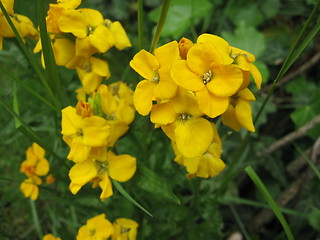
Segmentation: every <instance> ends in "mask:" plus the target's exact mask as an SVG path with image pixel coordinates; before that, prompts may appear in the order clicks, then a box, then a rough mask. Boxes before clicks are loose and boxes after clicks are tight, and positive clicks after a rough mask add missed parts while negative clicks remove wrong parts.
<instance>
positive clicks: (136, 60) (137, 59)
mask: <svg viewBox="0 0 320 240" xmlns="http://www.w3.org/2000/svg"><path fill="white" fill-rule="evenodd" d="M130 66H131V67H132V68H133V70H135V71H136V72H137V73H139V74H140V75H141V76H142V77H143V78H145V79H148V80H152V79H154V77H156V76H157V71H158V70H159V68H160V65H159V62H158V60H157V58H156V57H155V56H154V55H152V54H151V53H149V52H147V51H146V50H144V49H142V50H141V51H140V52H138V53H137V54H136V55H135V56H134V57H133V59H132V60H131V61H130Z"/></svg>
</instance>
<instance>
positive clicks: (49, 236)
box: [42, 233, 61, 240]
mask: <svg viewBox="0 0 320 240" xmlns="http://www.w3.org/2000/svg"><path fill="white" fill-rule="evenodd" d="M42 240H61V238H59V237H57V238H56V237H54V236H53V235H52V234H51V233H48V234H46V235H44V236H43V238H42Z"/></svg>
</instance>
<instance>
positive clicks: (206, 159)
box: [172, 123, 225, 178]
mask: <svg viewBox="0 0 320 240" xmlns="http://www.w3.org/2000/svg"><path fill="white" fill-rule="evenodd" d="M212 128H213V141H212V143H211V144H210V146H209V147H208V149H207V150H206V151H205V152H204V153H203V154H201V155H199V156H196V157H194V158H187V157H185V156H183V155H182V154H181V152H180V151H179V150H178V148H177V147H176V145H175V144H174V143H173V144H172V145H173V149H174V152H175V154H176V158H175V161H176V162H178V163H179V164H181V165H183V166H185V167H186V169H187V171H188V173H189V175H188V176H189V177H194V176H197V177H202V178H208V177H214V176H216V175H217V174H219V173H220V172H221V171H222V170H223V169H224V167H225V164H224V162H223V161H222V160H221V159H220V156H221V152H222V147H221V140H220V137H219V134H218V131H217V129H216V128H215V126H214V124H213V123H212Z"/></svg>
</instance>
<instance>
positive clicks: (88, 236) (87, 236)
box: [76, 214, 113, 240]
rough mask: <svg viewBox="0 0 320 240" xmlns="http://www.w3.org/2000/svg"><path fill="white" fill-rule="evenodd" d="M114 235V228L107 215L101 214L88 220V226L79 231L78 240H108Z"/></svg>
mask: <svg viewBox="0 0 320 240" xmlns="http://www.w3.org/2000/svg"><path fill="white" fill-rule="evenodd" d="M112 233H113V226H112V224H111V222H110V221H109V220H107V219H106V216H105V214H100V215H98V216H95V217H93V218H90V219H88V220H87V223H86V225H84V226H82V227H80V228H79V230H78V235H77V238H76V239H77V240H107V239H108V238H109V237H110V236H111V234H112Z"/></svg>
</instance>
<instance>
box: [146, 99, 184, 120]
mask: <svg viewBox="0 0 320 240" xmlns="http://www.w3.org/2000/svg"><path fill="white" fill-rule="evenodd" d="M177 117H178V114H177V113H176V112H175V110H174V108H173V105H172V102H166V103H160V104H155V105H153V107H152V110H151V115H150V120H151V122H153V123H158V124H161V125H166V124H169V123H172V122H174V121H175V120H176V119H177Z"/></svg>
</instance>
